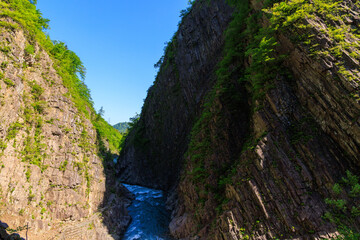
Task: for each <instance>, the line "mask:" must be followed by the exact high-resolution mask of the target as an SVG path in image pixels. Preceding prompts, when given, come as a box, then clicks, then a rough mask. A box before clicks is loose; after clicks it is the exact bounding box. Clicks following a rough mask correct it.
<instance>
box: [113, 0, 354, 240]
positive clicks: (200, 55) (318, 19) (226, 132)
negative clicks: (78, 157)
mask: <svg viewBox="0 0 360 240" xmlns="http://www.w3.org/2000/svg"><path fill="white" fill-rule="evenodd" d="M229 2H230V1H229ZM231 2H235V6H236V4H237V7H238V8H239V9H242V10H243V11H242V12H241V11H240V13H239V14H238V12H237V10H235V13H236V14H238V15H236V16H237V17H239V16H240V17H242V20H243V21H240V20H239V19H241V18H236V19H235V20H236V21H237V22H236V21H235V22H234V23H233V25H231V27H232V28H230V29H229V31H228V32H227V33H228V34H229V35H230V36H232V35H231V34H232V32H231V31H237V30H239V29H236V26H237V25H240V26H241V24H242V23H243V22H245V21H246V24H245V26H244V27H243V28H240V30H241V32H239V33H238V34H237V35H236V36H235V37H234V36H233V37H234V38H233V39H231V38H230V41H232V42H230V43H229V44H234V42H236V41H237V40H236V39H240V40H239V41H238V44H237V45H234V46H233V48H232V49H231V50H232V52H230V56H231V58H225V63H224V65H226V67H227V69H226V71H225V73H224V72H220V74H219V75H220V76H219V78H218V82H216V75H215V74H214V73H215V71H216V70H217V69H218V68H219V67H223V65H220V66H219V65H216V64H215V63H217V62H219V61H220V60H221V54H220V53H221V49H222V47H223V36H224V35H223V34H218V33H217V31H211V30H210V29H211V26H212V24H214V26H222V27H221V28H220V29H222V30H221V31H224V29H226V26H227V24H228V23H229V20H228V16H229V15H228V14H230V13H231V12H232V11H231V10H230V9H229V7H228V6H226V4H225V1H223V0H218V1H210V2H209V3H205V1H195V4H194V6H193V8H192V10H191V11H190V13H189V14H188V15H187V16H185V17H184V19H183V22H182V24H180V27H179V31H178V33H177V34H176V35H175V40H177V41H178V42H177V43H176V44H173V45H170V48H169V49H170V50H168V51H166V55H165V58H164V61H163V64H162V67H161V69H160V73H159V75H158V77H157V80H156V82H155V83H154V86H153V87H152V88H151V89H150V90H149V94H148V97H147V99H146V101H145V103H144V107H143V111H142V114H141V117H140V120H139V123H138V125H137V126H136V127H135V129H134V130H133V131H132V132H131V133H130V134H129V137H128V139H127V144H126V147H125V150H124V152H123V156H122V157H120V159H119V165H120V174H122V175H121V176H122V177H123V179H126V180H127V181H129V182H136V183H143V184H147V185H150V186H159V187H162V188H165V189H166V188H169V186H174V185H175V188H174V189H175V190H172V191H174V192H172V194H171V195H170V196H171V197H169V200H168V202H169V205H171V206H172V207H173V208H174V209H175V210H174V211H173V216H172V217H173V218H172V221H171V223H170V230H171V233H172V234H173V235H174V236H175V237H177V238H192V237H194V238H201V239H273V238H279V239H328V238H331V237H334V236H336V235H337V234H339V233H338V228H337V226H336V225H335V224H334V222H336V221H334V219H331V214H330V212H331V211H332V208H333V207H332V206H331V204H332V203H331V199H337V200H338V202H336V203H338V204H339V203H344V202H342V201H341V200H340V201H339V198H340V197H339V192H340V195H341V197H342V198H343V199H345V203H350V202H355V203H356V201H357V203H358V201H359V199H358V198H359V196H357V197H354V195H353V196H346V194H345V193H347V192H349V187H346V186H344V189H340V190H339V189H335V190H334V188H333V187H334V185H335V183H338V182H341V181H342V184H344V182H345V181H344V180H341V179H342V177H346V174H347V173H346V172H347V171H350V172H352V173H354V174H357V175H359V174H358V173H359V169H360V158H359V156H360V118H359V116H360V105H359V101H358V98H359V82H360V81H359V76H360V75H359V67H360V66H359V62H358V59H357V58H358V56H359V47H358V42H359V39H358V38H357V37H358V36H359V35H358V34H359V31H358V29H359V17H358V12H359V4H358V3H356V2H355V1H350V0H346V1H342V2H341V1H338V2H336V3H334V4H329V3H328V2H327V3H323V2H321V1H320V3H319V2H317V3H316V4H318V5H316V6H315V3H314V4H313V3H311V4H310V3H307V2H306V1H304V2H301V1H299V2H292V1H288V2H286V3H283V4H280V5H277V6H278V8H276V11H278V12H276V13H275V14H274V16H275V17H279V16H280V13H279V12H281V11H284V13H283V14H292V13H294V15H291V16H286V15H285V16H282V17H283V19H284V20H282V21H281V22H280V23H279V25H276V27H274V26H273V25H272V24H274V21H275V20H274V19H272V21H269V19H268V17H271V16H269V15H264V14H263V11H262V8H264V2H267V4H269V2H270V1H231ZM334 2H335V1H334ZM241 4H244V6H246V4H248V5H249V9H246V8H245V7H244V6H240V5H241ZM291 4H292V5H291ZM305 4H308V5H306V6H307V8H306V9H305V10H304V9H301V10H302V11H296V10H297V9H296V8H297V7H299V6H300V7H301V6H302V5H305ZM268 6H271V5H268ZM275 7H276V6H275ZM316 7H318V9H317V8H316ZM334 7H338V9H340V10H336V9H335V10H334ZM244 9H245V10H244ZM329 9H331V10H332V11H333V12H332V13H331V14H327V13H326V11H329ZM214 11H215V12H216V14H215V15H214ZM273 11H275V10H273ZM304 11H309V13H307V14H304V16H302V15H301V14H302V13H303V12H304ZM266 12H271V11H269V10H267V11H266ZM335 13H336V14H335ZM339 14H340V15H341V16H345V17H344V19H339V18H336V17H331V16H338V15H339ZM216 16H222V17H216ZM224 16H226V17H224ZM301 17H303V19H302V18H301ZM327 18H328V19H327ZM200 19H211V20H209V21H207V23H208V25H207V24H203V23H202V21H201V20H200ZM219 19H226V20H224V21H219ZM299 19H300V20H299ZM297 20H298V22H296V21H297ZM212 21H214V23H213V22H212ZM285 21H287V22H286V23H284V22H285ZM292 23H294V25H291V24H292ZM236 24H237V25H236ZM282 24H284V25H285V27H286V26H289V25H290V26H291V27H292V28H290V29H286V28H281V26H282ZM344 25H346V29H353V30H349V33H342V34H343V35H339V34H337V35H336V34H335V33H336V32H337V31H340V30H341V29H342V28H343V27H344ZM284 29H285V31H284ZM344 29H345V28H344ZM204 31H205V33H213V34H211V36H207V35H206V34H205V35H202V34H201V33H203V32H204ZM197 32H200V34H199V35H200V36H198V34H197ZM352 32H355V33H356V34H357V35H356V34H355V35H356V36H355V38H353V37H350V33H352ZM185 33H186V34H185ZM331 34H332V35H331ZM330 35H331V36H333V38H334V39H331V38H330V37H329V36H330ZM186 36H188V37H190V39H189V40H187V41H184V37H186ZM197 36H198V37H197ZM204 36H205V37H204ZM194 39H195V40H194ZM209 39H211V40H210V42H211V43H218V44H215V45H214V46H216V47H213V48H206V47H204V46H208V45H207V44H208V43H209ZM234 39H235V40H234ZM304 39H305V40H304ZM342 39H345V40H344V41H343V42H341V44H339V41H342ZM192 40H194V42H193V41H192ZM181 41H182V43H189V45H186V46H187V47H186V48H182V46H183V45H181V44H180V42H181ZM251 41H252V42H251ZM272 41H273V42H272ZM175 42H176V41H175ZM275 42H277V44H275ZM309 42H310V44H309ZM171 46H172V47H173V48H171ZM211 46H213V45H211ZM355 47H356V48H355ZM184 49H185V50H184ZM194 49H203V51H200V52H199V51H193V50H194ZM325 50H329V51H325ZM351 50H353V53H351ZM339 51H340V52H339ZM212 54H213V55H212ZM231 54H233V55H231ZM316 55H318V56H316ZM209 56H210V57H209ZM259 56H262V59H258V58H259ZM229 59H230V60H229ZM273 59H276V60H278V61H274V62H276V64H275V65H271V63H272V61H273ZM191 60H195V61H194V62H192V61H191ZM226 61H227V62H226ZM189 63H191V66H189ZM256 64H257V65H256ZM222 70H223V69H222ZM261 73H262V74H263V75H261ZM264 73H265V74H264ZM221 74H223V75H226V76H227V78H226V81H223V82H221V81H220V80H221V79H222V78H221V77H222V76H221ZM227 74H228V75H227ZM188 76H189V77H188ZM204 76H205V78H204ZM206 79H207V80H208V81H206ZM190 80H191V81H190ZM215 82H216V84H215V85H214V83H215ZM206 93H208V95H207V98H204V96H205V94H206ZM201 105H202V107H201ZM201 111H202V113H201ZM199 115H201V117H200V118H199V120H198V121H195V120H196V119H197V118H198V117H199ZM195 122H196V124H195V125H194V123H195ZM191 128H193V131H192V134H191V136H190V134H189V133H190V129H191ZM190 139H191V141H190V144H189V140H190ZM186 150H187V153H186V154H185V155H184V153H185V152H186ZM132 158H133V159H135V160H134V162H133V163H130V159H132ZM129 163H130V164H129ZM180 170H181V172H180V176H179V175H177V173H179V171H180ZM164 173H165V174H166V173H169V174H170V176H171V177H170V176H169V175H168V177H164V176H166V175H163V174H164ZM159 174H162V175H161V177H159ZM348 174H349V172H348ZM348 176H351V175H348ZM177 177H178V178H177ZM177 179H180V180H179V183H178V184H177V182H176V180H177ZM166 181H168V182H166ZM174 183H175V184H174ZM172 184H173V185H172ZM335 186H336V185H335ZM336 192H338V193H337V194H336ZM326 199H328V200H327V201H326ZM326 202H327V203H326ZM333 205H334V204H333ZM340 207H341V206H338V208H340ZM344 209H346V210H349V211H350V210H351V211H354V214H353V215H354V216H355V217H354V220H353V222H352V223H350V225H352V226H351V227H353V228H354V229H356V228H357V230H360V229H358V228H359V226H360V219H359V217H356V213H355V212H356V210H357V208H356V206H355V208H354V209H355V210H352V209H351V208H350V209H349V207H348V206H346V207H345V208H342V210H344ZM338 210H339V209H338ZM335 211H336V210H335ZM345 220H346V219H345Z"/></svg>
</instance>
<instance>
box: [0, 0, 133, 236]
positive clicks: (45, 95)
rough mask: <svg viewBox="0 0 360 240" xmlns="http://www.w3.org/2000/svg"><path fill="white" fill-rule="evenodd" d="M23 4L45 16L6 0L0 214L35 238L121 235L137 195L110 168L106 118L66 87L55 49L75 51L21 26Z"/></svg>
mask: <svg viewBox="0 0 360 240" xmlns="http://www.w3.org/2000/svg"><path fill="white" fill-rule="evenodd" d="M14 4H17V5H16V6H17V8H15V7H14V6H15V5H14ZM19 9H22V10H24V12H23V13H21V12H20V15H21V17H24V18H25V17H27V16H28V15H27V14H29V15H30V14H33V16H36V17H37V18H38V19H39V22H40V20H42V18H41V17H40V16H38V15H36V14H38V12H37V13H36V14H35V11H36V8H35V6H33V5H32V4H31V3H30V2H28V1H10V2H9V1H8V2H6V3H5V2H4V3H3V2H2V3H1V13H2V18H1V19H0V21H1V22H0V23H1V25H0V26H1V30H0V64H1V70H0V98H1V104H0V120H1V121H0V151H1V153H0V199H1V201H0V219H1V221H2V222H5V223H7V224H8V225H9V228H11V229H13V230H18V231H19V233H20V234H21V235H23V236H25V231H26V230H23V231H21V229H24V226H26V227H25V229H27V228H28V233H27V236H28V237H29V238H30V239H70V238H71V239H113V237H115V238H116V234H120V233H121V232H122V231H124V229H125V227H126V225H127V224H128V223H129V221H130V217H129V216H127V213H126V209H125V205H126V204H128V203H129V199H130V198H131V194H129V193H128V191H127V190H126V189H125V188H123V187H122V186H121V185H119V183H116V180H115V178H114V177H113V175H112V171H110V170H108V169H110V168H106V166H105V167H104V165H106V164H111V162H112V159H111V161H109V162H106V161H105V159H104V158H103V156H104V154H105V152H106V151H105V147H104V148H103V149H99V145H106V141H107V140H106V136H101V134H100V132H101V131H99V129H97V128H95V127H94V125H93V122H95V120H94V119H96V118H98V119H97V120H96V124H99V125H100V124H104V123H105V122H104V121H103V120H100V117H99V116H96V113H95V112H94V110H93V109H92V106H91V105H88V106H87V107H86V109H85V111H87V113H88V116H86V115H85V114H84V112H85V111H82V110H80V107H79V101H78V102H77V103H78V105H77V104H76V103H75V100H74V99H75V98H74V95H72V94H73V93H74V92H71V91H69V89H68V88H67V87H65V86H64V81H66V80H67V81H69V78H70V77H71V75H65V73H66V71H64V69H62V68H61V67H60V65H59V64H60V63H59V62H58V61H56V60H54V54H55V50H54V49H55V48H56V47H62V49H63V50H64V52H63V54H64V55H63V56H62V59H66V55H65V54H71V52H70V51H68V50H67V48H66V47H65V48H64V45H61V44H60V45H61V46H60V45H56V44H54V46H53V45H48V46H47V47H49V46H53V52H51V53H50V55H49V51H48V49H46V47H44V45H42V44H39V42H38V41H39V40H37V39H38V38H42V37H43V38H42V39H45V35H44V33H42V32H40V31H39V32H38V33H37V34H38V35H36V36H34V35H33V34H32V33H31V32H30V31H29V28H27V27H26V26H25V25H22V24H24V23H23V22H21V19H20V18H17V15H16V14H18V13H19V12H17V11H20V10H19ZM26 24H31V19H29V20H28V21H27V22H26ZM41 34H42V35H41ZM48 43H49V44H52V43H51V41H50V40H49V42H48ZM74 59H75V58H74ZM59 72H60V74H59ZM65 76H66V77H68V78H67V79H66V78H65ZM83 86H84V87H85V85H83ZM99 134H100V135H99ZM107 145H109V144H107ZM108 147H109V146H108ZM105 155H106V154H105ZM110 186H111V189H110ZM100 209H102V214H101V213H100ZM116 219H117V220H118V221H117V222H116V221H115V220H116ZM104 223H105V224H104ZM107 228H109V229H107ZM111 233H114V234H115V235H114V236H113V237H112V236H111V235H110V234H111Z"/></svg>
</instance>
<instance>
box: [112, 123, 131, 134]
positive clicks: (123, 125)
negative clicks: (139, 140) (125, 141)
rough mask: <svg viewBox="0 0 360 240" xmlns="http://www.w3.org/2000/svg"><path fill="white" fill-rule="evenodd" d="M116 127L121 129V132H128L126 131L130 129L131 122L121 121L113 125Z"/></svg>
mask: <svg viewBox="0 0 360 240" xmlns="http://www.w3.org/2000/svg"><path fill="white" fill-rule="evenodd" d="M113 127H114V128H115V129H117V130H119V132H120V133H126V131H127V130H128V129H129V123H128V122H120V123H117V124H115V125H114V126H113Z"/></svg>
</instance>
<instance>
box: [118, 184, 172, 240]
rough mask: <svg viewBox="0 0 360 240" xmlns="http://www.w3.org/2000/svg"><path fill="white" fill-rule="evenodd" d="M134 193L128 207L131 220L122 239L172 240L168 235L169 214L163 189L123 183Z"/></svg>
mask: <svg viewBox="0 0 360 240" xmlns="http://www.w3.org/2000/svg"><path fill="white" fill-rule="evenodd" d="M124 186H125V187H126V188H127V189H129V191H131V192H132V193H134V194H135V200H134V201H133V203H132V204H131V206H130V207H129V208H128V211H129V215H130V216H131V217H132V222H131V224H130V226H129V227H128V229H127V231H126V233H125V235H124V238H123V239H124V240H140V239H141V240H160V239H161V240H173V238H171V237H170V236H169V229H168V226H169V221H170V214H169V212H168V211H167V210H166V208H165V201H166V197H165V196H164V193H163V191H160V190H154V189H150V188H145V187H141V186H136V185H128V184H124Z"/></svg>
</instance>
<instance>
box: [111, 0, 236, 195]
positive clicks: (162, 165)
mask: <svg viewBox="0 0 360 240" xmlns="http://www.w3.org/2000/svg"><path fill="white" fill-rule="evenodd" d="M195 5H196V7H195V8H193V9H192V10H191V11H190V12H189V13H188V14H187V16H186V17H184V19H183V21H182V23H181V24H180V28H179V30H178V32H177V33H176V34H175V35H174V40H173V41H172V43H171V44H170V45H169V46H170V47H169V48H168V49H169V51H168V52H169V54H168V55H166V56H165V59H164V63H163V65H162V67H161V68H160V71H159V74H158V76H157V78H156V81H155V82H154V85H153V86H152V87H150V89H149V90H148V96H147V98H146V100H145V104H144V106H143V110H142V113H141V118H140V121H139V123H138V125H137V131H132V132H130V134H129V136H128V138H127V141H126V144H125V147H124V150H123V152H122V155H121V156H120V158H119V161H118V162H119V166H118V167H119V171H120V178H121V179H122V180H123V181H125V182H128V183H131V184H138V185H143V186H151V187H155V188H161V189H168V188H169V187H171V186H172V185H173V184H174V183H175V182H176V180H177V178H178V174H179V170H180V169H181V164H182V155H183V154H184V152H185V151H186V148H187V144H188V141H189V133H190V130H191V128H192V126H193V124H194V121H195V120H196V118H197V117H198V116H199V113H200V112H199V111H200V106H201V104H202V102H203V99H204V96H205V94H206V93H207V91H208V90H209V89H210V88H211V86H212V85H213V84H214V82H215V74H214V71H213V70H214V69H215V67H216V64H217V63H218V62H219V60H220V57H221V54H222V47H223V44H224V38H223V33H224V31H225V29H226V27H227V25H228V23H229V21H230V20H231V13H232V9H231V8H230V7H229V6H227V5H226V4H225V2H224V1H208V2H207V1H198V2H197V3H195Z"/></svg>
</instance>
